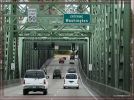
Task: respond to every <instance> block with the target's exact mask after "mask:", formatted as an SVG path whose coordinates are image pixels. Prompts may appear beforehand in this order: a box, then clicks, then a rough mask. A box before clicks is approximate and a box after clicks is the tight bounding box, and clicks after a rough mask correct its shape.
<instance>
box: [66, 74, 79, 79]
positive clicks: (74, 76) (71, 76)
mask: <svg viewBox="0 0 134 100" xmlns="http://www.w3.org/2000/svg"><path fill="white" fill-rule="evenodd" d="M66 79H77V75H76V74H67V75H66Z"/></svg>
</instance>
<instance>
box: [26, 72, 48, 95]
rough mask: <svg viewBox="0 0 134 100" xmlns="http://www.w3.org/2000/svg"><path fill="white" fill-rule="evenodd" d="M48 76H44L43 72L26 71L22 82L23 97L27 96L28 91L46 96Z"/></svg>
mask: <svg viewBox="0 0 134 100" xmlns="http://www.w3.org/2000/svg"><path fill="white" fill-rule="evenodd" d="M47 78H49V77H48V76H46V75H45V73H44V71H43V70H27V71H26V73H25V76H24V80H23V95H26V94H28V92H29V91H33V92H36V91H43V94H44V95H46V94H47V89H48V81H47Z"/></svg>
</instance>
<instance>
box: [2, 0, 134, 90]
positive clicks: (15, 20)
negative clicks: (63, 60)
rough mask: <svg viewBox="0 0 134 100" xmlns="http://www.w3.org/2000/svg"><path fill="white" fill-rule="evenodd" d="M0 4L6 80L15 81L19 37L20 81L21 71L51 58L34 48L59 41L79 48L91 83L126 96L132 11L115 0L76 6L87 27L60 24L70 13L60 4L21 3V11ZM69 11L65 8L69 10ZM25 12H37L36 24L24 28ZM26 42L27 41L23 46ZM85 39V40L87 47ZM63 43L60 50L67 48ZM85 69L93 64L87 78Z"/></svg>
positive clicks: (28, 24) (14, 6)
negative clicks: (87, 19)
mask: <svg viewBox="0 0 134 100" xmlns="http://www.w3.org/2000/svg"><path fill="white" fill-rule="evenodd" d="M64 3H65V2H64ZM71 3H72V2H71ZM3 4H4V9H3V15H2V16H3V18H4V24H3V28H4V30H3V33H4V42H5V43H4V46H5V48H4V70H5V79H13V78H18V77H19V73H20V72H19V67H18V48H17V46H18V38H19V37H24V41H23V55H22V56H23V57H22V61H23V62H22V72H21V76H23V74H24V72H25V70H26V69H31V68H38V67H39V66H41V65H42V64H43V61H42V60H40V59H44V60H46V59H48V58H51V57H52V55H53V51H49V50H46V51H45V52H44V51H43V50H34V49H33V43H34V42H38V43H41V42H42V43H43V44H47V43H48V44H50V43H51V42H55V43H57V44H59V45H60V43H61V42H63V41H64V42H66V43H69V45H71V44H72V43H77V45H79V57H80V59H81V63H82V69H83V70H84V72H85V74H86V75H87V76H88V77H89V78H90V79H91V80H93V81H96V82H98V83H102V84H104V85H108V86H112V87H115V88H117V89H121V90H125V91H130V84H129V83H131V81H130V36H131V27H130V26H131V25H130V23H131V20H130V19H129V18H130V16H131V15H130V14H131V9H130V7H131V6H130V4H129V2H128V3H124V2H123V1H121V2H120V4H119V3H117V2H116V0H114V1H112V0H110V2H109V3H104V4H103V3H95V2H93V3H89V2H88V3H87V2H86V3H85V2H84V3H81V4H80V2H79V3H76V4H77V5H78V8H77V9H76V12H75V13H88V14H91V17H92V20H91V23H90V24H89V25H83V24H81V25H76V24H72V25H66V24H64V23H63V22H64V19H63V15H64V14H65V13H66V12H68V9H69V7H68V9H67V8H66V6H65V5H61V2H59V3H58V2H55V3H50V2H47V3H44V4H43V5H41V4H38V3H37V2H36V3H35V2H34V3H30V2H29V5H28V3H27V4H26V2H25V3H24V2H23V3H21V4H26V6H25V7H22V5H20V3H17V4H15V3H14V4H13V3H3ZM68 4H69V3H68ZM72 6H73V5H70V8H71V7H72ZM28 7H31V8H36V10H37V22H35V23H29V22H27V16H28V15H27V14H28ZM65 8H66V10H65ZM89 8H90V11H88V9H89ZM0 16H1V15H0ZM26 37H27V38H28V37H29V39H28V40H26V39H27V38H26ZM43 37H44V39H43ZM85 37H86V38H89V41H88V40H87V39H86V38H85ZM66 43H61V44H65V45H66ZM41 54H43V56H42V55H41ZM44 55H45V56H44ZM85 58H87V59H86V60H85ZM11 63H15V66H16V67H15V71H14V70H12V69H11ZM89 63H90V64H93V69H92V71H90V72H89V70H88V64H89Z"/></svg>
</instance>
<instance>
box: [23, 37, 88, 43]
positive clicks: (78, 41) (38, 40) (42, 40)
mask: <svg viewBox="0 0 134 100" xmlns="http://www.w3.org/2000/svg"><path fill="white" fill-rule="evenodd" d="M25 40H31V41H34V42H40V41H41V42H47V41H48V42H49V43H50V41H51V42H61V41H64V42H74V43H85V42H87V38H67V37H66V38H58V37H55V38H39V39H38V38H26V39H25Z"/></svg>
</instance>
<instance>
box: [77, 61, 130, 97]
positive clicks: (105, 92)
mask: <svg viewBox="0 0 134 100" xmlns="http://www.w3.org/2000/svg"><path fill="white" fill-rule="evenodd" d="M78 61H79V72H80V74H81V78H82V80H83V82H84V83H85V84H86V85H87V86H88V88H91V89H92V90H93V91H95V92H96V93H97V94H99V95H100V96H113V97H116V96H130V92H128V91H124V90H121V89H118V88H114V87H111V86H108V85H105V84H102V83H99V82H96V81H93V80H90V79H89V78H88V77H87V75H86V74H85V72H84V71H83V69H82V65H81V61H80V59H78Z"/></svg>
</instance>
